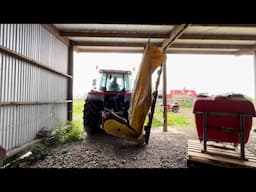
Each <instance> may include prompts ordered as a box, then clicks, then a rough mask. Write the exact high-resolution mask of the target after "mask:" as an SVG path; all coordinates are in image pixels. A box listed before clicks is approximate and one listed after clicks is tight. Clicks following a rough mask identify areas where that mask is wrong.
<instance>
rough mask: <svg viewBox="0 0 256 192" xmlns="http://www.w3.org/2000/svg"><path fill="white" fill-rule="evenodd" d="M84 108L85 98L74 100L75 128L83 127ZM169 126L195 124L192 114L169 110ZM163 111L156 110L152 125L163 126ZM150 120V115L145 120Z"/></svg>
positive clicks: (189, 106) (187, 106) (186, 106)
mask: <svg viewBox="0 0 256 192" xmlns="http://www.w3.org/2000/svg"><path fill="white" fill-rule="evenodd" d="M191 107H192V104H189V103H185V104H183V105H181V108H191ZM83 108H84V100H74V104H73V119H74V122H75V127H76V128H75V129H78V127H79V128H81V129H83V119H82V117H83ZM167 115H168V117H167V118H168V122H167V124H168V126H181V127H184V126H193V120H192V119H191V117H190V116H187V115H185V114H183V113H180V112H179V113H172V112H168V113H167ZM162 116H163V115H162V112H160V111H159V109H158V108H156V110H155V114H154V118H153V121H152V127H161V126H162V125H163V120H162V119H163V118H162ZM147 122H148V117H147V118H146V120H145V124H147Z"/></svg>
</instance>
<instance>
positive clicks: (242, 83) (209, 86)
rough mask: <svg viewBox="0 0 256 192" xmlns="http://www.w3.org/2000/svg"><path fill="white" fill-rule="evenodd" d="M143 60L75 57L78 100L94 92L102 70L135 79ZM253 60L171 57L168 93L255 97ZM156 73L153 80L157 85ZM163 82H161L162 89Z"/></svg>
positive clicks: (127, 56)
mask: <svg viewBox="0 0 256 192" xmlns="http://www.w3.org/2000/svg"><path fill="white" fill-rule="evenodd" d="M141 60H142V54H139V53H136V54H135V53H133V54H128V53H79V54H78V53H75V55H74V96H75V97H82V96H84V95H85V94H86V93H87V92H88V91H89V90H91V89H92V79H93V78H95V77H96V76H97V74H98V73H97V69H96V65H98V67H99V68H109V69H110V68H111V69H115V68H116V69H125V70H133V68H135V72H134V73H133V74H134V76H133V78H135V76H136V73H137V69H138V68H139V65H140V62H141ZM253 70H254V69H253V56H252V55H244V56H233V55H205V54H203V55H199V54H197V55H192V54H186V55H185V54H168V55H167V93H169V92H170V90H171V89H183V88H186V89H193V90H195V91H196V92H197V93H208V94H222V93H241V94H244V95H247V96H249V97H254V77H253ZM155 79H156V73H154V75H153V78H152V84H153V85H154V82H155ZM161 87H162V81H160V87H159V89H161Z"/></svg>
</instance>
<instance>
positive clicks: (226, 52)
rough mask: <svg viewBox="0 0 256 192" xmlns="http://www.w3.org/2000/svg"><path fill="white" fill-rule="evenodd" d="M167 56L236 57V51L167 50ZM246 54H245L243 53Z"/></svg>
mask: <svg viewBox="0 0 256 192" xmlns="http://www.w3.org/2000/svg"><path fill="white" fill-rule="evenodd" d="M166 53H167V54H215V55H216V54H217V55H222V54H223V55H237V54H239V52H238V51H218V50H206V51H204V50H203V49H201V50H200V49H198V50H182V49H180V50H179V49H175V50H173V49H168V50H167V51H166ZM244 54H246V53H244Z"/></svg>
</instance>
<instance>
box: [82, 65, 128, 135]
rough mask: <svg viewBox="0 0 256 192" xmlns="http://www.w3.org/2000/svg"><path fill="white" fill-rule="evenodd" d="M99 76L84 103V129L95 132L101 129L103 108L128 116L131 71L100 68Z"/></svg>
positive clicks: (103, 114)
mask: <svg viewBox="0 0 256 192" xmlns="http://www.w3.org/2000/svg"><path fill="white" fill-rule="evenodd" d="M99 72H100V78H99V79H98V81H96V80H94V82H93V83H94V89H93V90H91V91H90V92H89V93H88V96H87V98H86V100H85V104H84V113H83V120H84V129H85V131H86V132H87V133H89V134H91V133H97V132H99V131H101V130H103V129H101V128H102V124H103V123H104V120H105V118H106V113H105V110H104V109H105V108H107V109H108V110H111V111H113V112H115V113H116V114H118V115H119V116H121V117H124V118H126V119H127V118H128V109H129V105H130V98H131V72H130V71H124V70H103V69H102V70H100V71H99Z"/></svg>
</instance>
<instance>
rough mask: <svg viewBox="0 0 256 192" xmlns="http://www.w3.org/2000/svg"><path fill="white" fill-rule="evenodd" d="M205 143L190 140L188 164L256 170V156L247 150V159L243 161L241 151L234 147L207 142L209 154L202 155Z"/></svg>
mask: <svg viewBox="0 0 256 192" xmlns="http://www.w3.org/2000/svg"><path fill="white" fill-rule="evenodd" d="M202 149H203V143H200V142H199V140H188V156H187V164H188V166H191V165H193V163H194V164H196V165H199V164H202V165H205V164H207V165H212V166H219V167H229V168H254V169H255V168H256V156H255V155H254V154H252V153H251V152H249V151H248V150H247V149H245V158H246V159H247V160H241V159H239V158H240V150H239V149H237V148H235V147H233V146H232V145H221V144H217V143H214V142H207V153H202V152H201V151H202Z"/></svg>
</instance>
